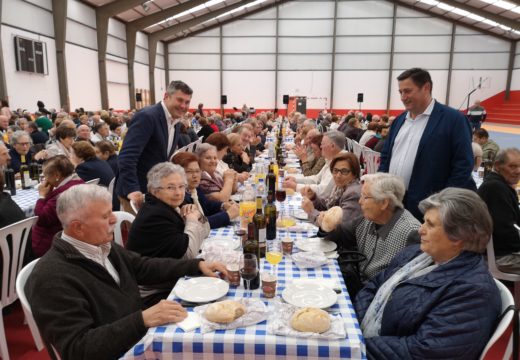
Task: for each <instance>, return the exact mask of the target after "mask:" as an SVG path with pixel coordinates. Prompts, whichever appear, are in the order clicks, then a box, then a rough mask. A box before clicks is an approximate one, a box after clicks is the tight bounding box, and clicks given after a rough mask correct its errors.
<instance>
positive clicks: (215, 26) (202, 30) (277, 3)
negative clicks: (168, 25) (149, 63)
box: [165, 0, 291, 44]
mask: <svg viewBox="0 0 520 360" xmlns="http://www.w3.org/2000/svg"><path fill="white" fill-rule="evenodd" d="M290 1H291V0H278V1H275V2H273V3H270V4H267V5H264V6H260V7H259V8H257V9H255V10H252V11H248V12H246V13H244V14H241V15H239V16H235V17H232V18H231V19H228V20H226V21H221V22H218V23H216V24H214V25H211V26H208V27H206V28H204V29H200V30H197V31H193V32H190V34H189V35H190V36H195V35H197V34H200V33H203V32H205V31H209V30H211V29H214V28H217V27H220V26H222V25H226V24H229V23H232V22H233V21H236V20H239V19H242V18H244V17H246V16H251V15H253V14H256V13H259V12H262V11H264V10H267V9H270V8H272V7H275V6H278V5H281V4H284V3H287V2H290ZM183 38H184V36H178V37H175V38H173V39H168V40H166V41H165V43H166V44H171V43H174V42H176V41H179V40H181V39H183Z"/></svg>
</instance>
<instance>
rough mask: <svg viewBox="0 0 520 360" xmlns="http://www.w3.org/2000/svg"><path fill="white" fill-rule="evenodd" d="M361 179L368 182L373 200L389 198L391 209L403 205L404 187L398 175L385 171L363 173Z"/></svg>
mask: <svg viewBox="0 0 520 360" xmlns="http://www.w3.org/2000/svg"><path fill="white" fill-rule="evenodd" d="M361 181H363V182H365V183H368V184H370V191H371V194H370V195H371V196H372V197H373V198H374V199H375V200H377V201H383V200H385V199H388V200H390V206H391V207H392V210H394V209H395V208H400V209H402V208H403V207H404V206H403V198H404V194H405V192H406V188H405V186H404V182H403V179H401V178H400V177H398V176H395V175H392V174H387V173H375V174H367V175H363V176H362V177H361Z"/></svg>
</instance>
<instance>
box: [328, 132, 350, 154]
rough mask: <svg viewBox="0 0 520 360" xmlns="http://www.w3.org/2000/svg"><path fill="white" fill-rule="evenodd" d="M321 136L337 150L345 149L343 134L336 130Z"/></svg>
mask: <svg viewBox="0 0 520 360" xmlns="http://www.w3.org/2000/svg"><path fill="white" fill-rule="evenodd" d="M323 136H326V137H328V138H329V140H330V141H332V143H333V144H334V145H336V147H337V148H338V149H340V150H344V149H345V143H346V142H347V140H346V138H345V134H344V133H342V132H341V131H338V130H331V131H327V132H326V133H324V134H323Z"/></svg>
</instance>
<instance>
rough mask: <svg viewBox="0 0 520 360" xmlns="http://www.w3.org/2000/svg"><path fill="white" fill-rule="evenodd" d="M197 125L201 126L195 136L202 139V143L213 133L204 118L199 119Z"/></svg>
mask: <svg viewBox="0 0 520 360" xmlns="http://www.w3.org/2000/svg"><path fill="white" fill-rule="evenodd" d="M199 124H200V126H201V128H200V130H199V132H198V133H197V136H198V137H199V138H203V141H204V140H206V138H207V137H208V136H210V135H211V134H213V133H214V132H215V131H214V130H213V129H212V128H211V126H210V125H209V123H208V120H207V119H206V118H204V117H201V118H200V119H199Z"/></svg>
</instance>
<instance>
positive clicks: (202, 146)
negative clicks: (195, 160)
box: [195, 143, 217, 159]
mask: <svg viewBox="0 0 520 360" xmlns="http://www.w3.org/2000/svg"><path fill="white" fill-rule="evenodd" d="M209 150H215V151H217V147H216V146H215V145H211V144H208V143H203V144H200V145H199V146H197V148H196V149H195V155H197V156H198V157H199V159H200V157H201V156H202V155H203V154H204V153H206V152H207V151H209Z"/></svg>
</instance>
